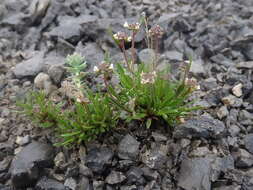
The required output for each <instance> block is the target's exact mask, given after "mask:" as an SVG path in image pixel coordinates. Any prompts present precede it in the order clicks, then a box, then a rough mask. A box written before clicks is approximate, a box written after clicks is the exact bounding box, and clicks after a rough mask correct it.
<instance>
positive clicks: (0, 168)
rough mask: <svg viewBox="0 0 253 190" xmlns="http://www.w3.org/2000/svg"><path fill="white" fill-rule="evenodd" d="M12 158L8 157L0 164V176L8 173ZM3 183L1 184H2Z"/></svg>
mask: <svg viewBox="0 0 253 190" xmlns="http://www.w3.org/2000/svg"><path fill="white" fill-rule="evenodd" d="M11 160H12V159H11V157H9V156H6V157H5V158H4V159H3V160H2V161H1V162H0V174H1V173H4V172H5V173H6V172H7V171H8V168H9V166H10V163H11ZM0 183H1V182H0Z"/></svg>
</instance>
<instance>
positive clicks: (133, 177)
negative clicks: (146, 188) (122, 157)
mask: <svg viewBox="0 0 253 190" xmlns="http://www.w3.org/2000/svg"><path fill="white" fill-rule="evenodd" d="M144 182H145V179H144V178H143V171H142V170H141V169H140V168H137V167H132V168H131V169H130V170H128V172H127V184H129V185H132V184H135V185H142V184H144Z"/></svg>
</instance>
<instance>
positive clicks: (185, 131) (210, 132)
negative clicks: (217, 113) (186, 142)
mask: <svg viewBox="0 0 253 190" xmlns="http://www.w3.org/2000/svg"><path fill="white" fill-rule="evenodd" d="M225 134H226V128H225V126H224V124H223V123H222V122H221V121H219V120H216V119H213V118H209V117H205V116H201V117H200V118H199V119H197V118H194V119H190V120H188V121H186V122H185V123H183V124H181V125H179V126H177V127H176V129H175V131H174V133H173V136H174V138H177V139H181V138H192V137H193V138H207V139H208V138H214V139H219V138H222V137H223V136H224V135H225Z"/></svg>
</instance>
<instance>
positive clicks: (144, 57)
mask: <svg viewBox="0 0 253 190" xmlns="http://www.w3.org/2000/svg"><path fill="white" fill-rule="evenodd" d="M138 58H139V60H140V62H141V63H145V64H152V63H153V60H154V58H155V52H154V50H153V49H143V50H141V51H140V52H139V53H138Z"/></svg>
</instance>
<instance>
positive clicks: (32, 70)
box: [13, 52, 44, 78]
mask: <svg viewBox="0 0 253 190" xmlns="http://www.w3.org/2000/svg"><path fill="white" fill-rule="evenodd" d="M43 56H44V53H43V52H36V53H35V54H34V55H33V57H31V58H30V59H28V60H25V61H23V62H21V63H19V64H17V65H16V66H15V68H14V70H13V72H14V74H15V76H16V77H17V78H23V77H30V76H35V75H37V74H38V73H39V72H41V71H42V68H43V64H44V59H43Z"/></svg>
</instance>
